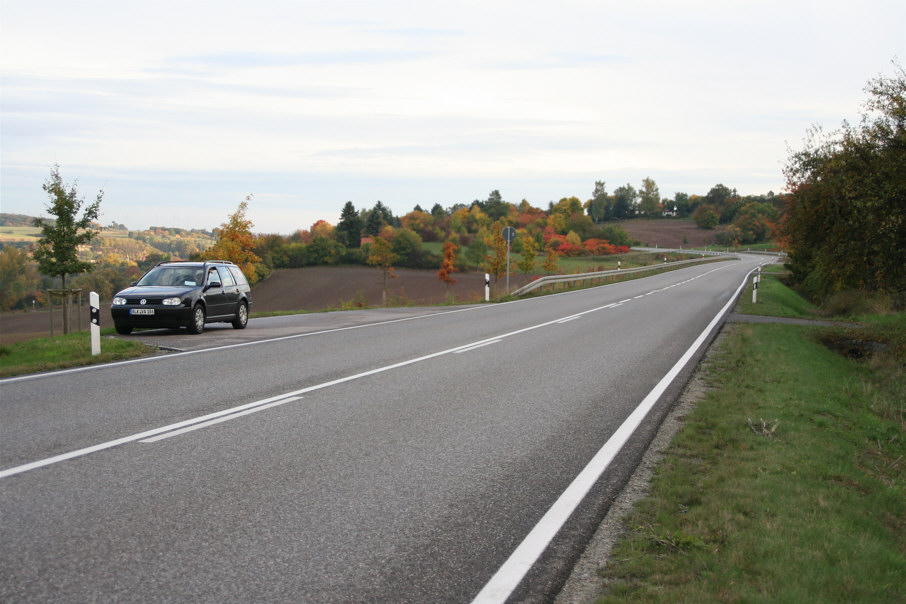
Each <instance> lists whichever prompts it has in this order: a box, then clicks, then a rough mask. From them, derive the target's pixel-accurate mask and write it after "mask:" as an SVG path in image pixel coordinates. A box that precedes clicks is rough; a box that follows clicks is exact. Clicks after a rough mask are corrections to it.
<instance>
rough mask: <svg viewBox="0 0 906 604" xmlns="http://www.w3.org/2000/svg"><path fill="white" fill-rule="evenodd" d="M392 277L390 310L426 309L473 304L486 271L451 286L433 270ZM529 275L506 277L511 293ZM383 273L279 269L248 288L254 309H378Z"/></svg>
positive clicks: (502, 285)
mask: <svg viewBox="0 0 906 604" xmlns="http://www.w3.org/2000/svg"><path fill="white" fill-rule="evenodd" d="M393 273H394V274H395V275H396V278H393V279H388V280H387V301H388V303H389V305H391V306H430V305H434V304H442V303H444V302H446V301H447V299H448V294H449V296H450V297H452V300H453V301H454V302H460V303H472V302H479V301H481V300H484V273H455V274H454V275H453V278H454V279H456V283H454V284H453V285H452V286H450V287H449V288H448V287H447V284H446V283H444V282H443V281H440V280H438V278H437V271H420V270H412V269H395V270H394V271H393ZM532 278H533V277H532V276H526V275H510V289H511V290H513V289H516V288H517V287H520V286H521V285H524V284H525V283H528V282H529V281H530V280H531V279H532ZM382 281H383V277H382V272H381V271H380V270H379V269H376V268H370V267H364V266H350V267H329V266H313V267H310V268H303V269H279V270H276V271H274V273H273V274H272V275H271V276H270V277H268V278H267V279H266V280H264V281H262V282H261V283H258V284H257V285H255V287H254V289H252V300H253V301H254V304H253V306H252V310H253V311H258V312H268V311H280V310H308V311H320V310H325V309H339V308H355V307H370V308H373V307H380V306H381V304H382V301H381V299H382V294H381V290H382ZM505 289H506V282H505V281H504V280H501V281H500V282H499V283H496V284H495V283H494V282H493V279H492V282H491V295H492V296H494V295H497V294H498V293H499V294H503V293H504V290H505Z"/></svg>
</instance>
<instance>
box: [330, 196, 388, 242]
mask: <svg viewBox="0 0 906 604" xmlns="http://www.w3.org/2000/svg"><path fill="white" fill-rule="evenodd" d="M378 231H379V232H380V229H378ZM337 233H338V235H339V236H338V237H337V239H338V240H339V241H340V243H342V244H343V245H345V246H346V247H349V248H357V247H360V246H361V245H362V219H361V218H359V213H358V212H356V210H355V206H354V205H352V202H351V201H347V202H346V205H345V206H343V211H342V212H341V213H340V222H339V224H337Z"/></svg>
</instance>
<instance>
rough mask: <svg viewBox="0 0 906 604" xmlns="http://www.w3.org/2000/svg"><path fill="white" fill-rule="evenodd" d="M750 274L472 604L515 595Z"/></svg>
mask: <svg viewBox="0 0 906 604" xmlns="http://www.w3.org/2000/svg"><path fill="white" fill-rule="evenodd" d="M747 282H748V275H746V278H745V279H743V280H742V285H740V286H739V288H737V290H736V293H735V294H734V295H733V296H731V297H730V300H729V301H728V302H727V303H726V304H725V305H724V307H723V308H722V309H720V311H719V312H718V313H717V314H716V315H715V316H714V318H713V319H712V320H711V322H710V323H709V324H708V326H707V327H705V329H704V331H702V332H701V334H700V335H699V336H698V337H697V338H696V339H695V341H694V342H693V343H692V345H691V346H690V347H689V349H688V350H686V352H685V353H684V354H683V356H682V357H680V359H679V360H678V361H677V362H676V364H675V365H674V366H673V367H672V368H671V369H670V371H668V372H667V374H666V375H665V376H664V377H663V378H661V380H660V381H659V382H658V383H657V385H656V386H655V387H654V388H653V389H652V390H651V392H649V393H648V395H647V396H646V397H645V398H644V399H643V400H642V402H641V403H639V405H638V407H636V408H635V410H634V411H633V412H632V413H631V414H630V415H629V417H627V418H626V420H625V421H624V422H623V423H622V425H620V427H619V428H617V431H616V432H614V434H613V435H612V436H611V437H610V438H609V439H608V440H607V442H606V443H604V446H603V447H601V449H600V450H599V451H598V452H597V453H596V454H595V456H594V457H593V458H592V459H591V461H590V462H588V465H586V466H585V468H584V469H583V470H582V471H581V472H580V473H579V475H578V476H576V478H575V479H574V480H573V482H572V483H571V484H570V485H569V486H568V487H567V488H566V490H565V491H563V493H562V494H561V495H560V497H559V498H558V499H557V501H555V502H554V504H553V505H552V506H551V508H550V509H549V510H548V511H547V513H546V514H545V515H544V516H543V517H542V518H541V520H539V521H538V524H536V525H535V527H534V528H533V529H532V530H531V532H530V533H529V534H528V535H527V536H526V537H525V539H523V541H522V543H520V544H519V547H517V548H516V550H515V551H514V552H513V553H512V554H511V555H510V557H509V558H508V559H507V560H506V562H504V563H503V566H501V567H500V569H499V570H498V571H497V572H496V573H495V574H494V576H493V577H491V580H490V581H488V582H487V584H485V586H484V588H483V589H482V590H481V591H480V592H479V593H478V595H477V596H475V599H474V600H473V601H472V602H473V604H501V603H503V602H505V601H506V599H507V598H509V597H510V595H511V594H512V593H513V590H515V589H516V587H517V586H518V585H519V583H520V582H521V581H522V579H523V578H524V577H525V575H526V574H527V573H528V571H529V569H531V567H532V566H533V565H534V564H535V562H536V561H537V560H538V558H539V557H540V556H541V554H542V553H543V552H544V550H545V549H546V548H547V546H548V545H549V544H550V542H551V540H552V539H553V538H554V536H555V535H556V534H557V532H558V531H559V530H560V529H561V528H562V527H563V525H564V524H565V523H566V521H567V520H568V519H569V517H570V516H571V515H572V513H573V512H574V511H575V510H576V508H577V507H578V506H579V504H580V503H581V502H582V500H583V499H584V498H585V496H586V495H588V492H589V491H590V490H591V488H592V486H594V484H595V483H596V482H597V481H598V479H599V478H600V477H601V475H602V474H603V473H604V471H605V470H606V469H607V468H608V466H610V463H611V462H612V461H613V459H614V457H616V455H617V453H619V451H620V449H622V448H623V445H624V444H626V441H628V440H629V438H630V436H632V434H633V433H634V432H635V430H636V428H638V426H639V424H641V423H642V420H643V419H645V416H647V415H648V413H649V412H650V411H651V408H652V407H654V404H655V403H656V402H657V400H658V399H659V398H660V397H661V395H662V394H663V393H664V391H665V390H667V387H668V386H669V385H670V383H671V382H672V381H673V380H674V379H675V378H676V376H677V375H679V373H680V371H682V369H683V368H684V367H685V366H686V364H687V363H688V362H689V360H690V359H691V358H692V357H693V356H694V355H695V353H696V351H697V350H698V349H699V347H701V345H702V344H703V343H704V342H705V340H706V339H707V338H708V336H709V334H710V333H711V331H713V330H714V328H715V327H716V326H717V325H718V324H719V323H720V320H721V318H723V316H724V315H725V314H726V313H727V311H728V310H729V309H730V307H731V306H732V305H733V304H734V303H735V302H736V298H737V297H738V296H739V293H740V292H741V291H742V288H743V287H745V286H746V283H747Z"/></svg>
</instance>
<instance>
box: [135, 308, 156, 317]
mask: <svg viewBox="0 0 906 604" xmlns="http://www.w3.org/2000/svg"><path fill="white" fill-rule="evenodd" d="M129 314H130V315H153V314H154V309H153V308H130V309H129Z"/></svg>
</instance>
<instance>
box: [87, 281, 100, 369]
mask: <svg viewBox="0 0 906 604" xmlns="http://www.w3.org/2000/svg"><path fill="white" fill-rule="evenodd" d="M88 307H89V310H90V312H91V327H90V329H91V356H93V357H96V356H98V355H99V354H101V298H100V296H98V294H97V292H91V293H90V294H88Z"/></svg>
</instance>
